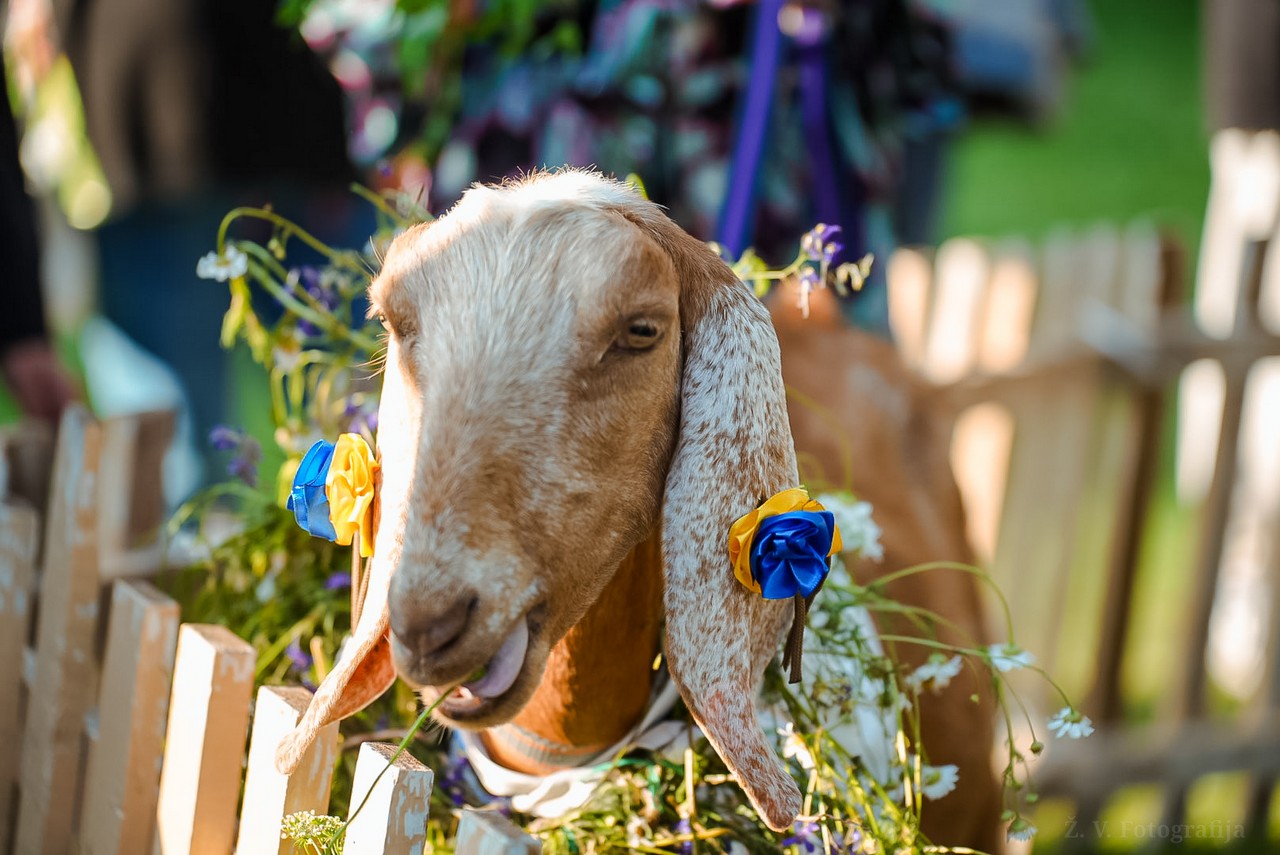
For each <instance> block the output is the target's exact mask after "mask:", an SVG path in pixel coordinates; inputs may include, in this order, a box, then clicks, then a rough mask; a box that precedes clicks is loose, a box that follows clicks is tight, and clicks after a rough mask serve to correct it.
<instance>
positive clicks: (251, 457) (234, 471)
mask: <svg viewBox="0 0 1280 855" xmlns="http://www.w3.org/2000/svg"><path fill="white" fill-rule="evenodd" d="M261 460H262V446H261V445H259V444H258V441H257V440H256V439H254V438H253V437H251V436H245V437H243V438H241V440H240V447H239V448H237V449H236V454H235V456H234V457H232V458H231V462H230V463H228V464H227V472H229V473H230V474H231V475H232V476H234V477H236V478H239V479H240V480H241V481H243V482H245V483H246V484H248V485H249V486H250V487H256V486H258V463H259V462H261Z"/></svg>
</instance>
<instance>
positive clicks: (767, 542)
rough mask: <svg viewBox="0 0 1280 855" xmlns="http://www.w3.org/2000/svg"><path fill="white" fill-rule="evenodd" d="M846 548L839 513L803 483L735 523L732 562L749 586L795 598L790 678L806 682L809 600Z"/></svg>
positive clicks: (774, 596)
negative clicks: (833, 560)
mask: <svg viewBox="0 0 1280 855" xmlns="http://www.w3.org/2000/svg"><path fill="white" fill-rule="evenodd" d="M843 548H844V544H843V542H842V541H841V539H840V529H839V527H838V526H837V525H836V520H835V516H834V515H833V514H832V513H831V512H830V511H828V510H827V509H826V508H824V507H823V506H822V504H821V503H820V502H818V501H816V500H814V499H811V498H809V494H808V492H806V491H805V490H804V488H802V487H793V488H791V489H789V490H783V491H782V492H781V493H777V494H775V495H774V496H772V497H771V498H769V499H766V500H765V501H764V502H762V503H761V505H760V507H758V508H756V509H755V510H754V511H752V512H751V513H749V514H745V515H743V516H741V517H739V518H738V519H737V520H736V521H735V522H734V523H733V525H731V526H730V527H729V563H730V564H731V565H732V566H733V575H734V577H735V578H737V580H738V581H739V582H741V583H742V584H743V585H744V586H745V587H746V588H748V589H749V590H751V591H754V592H755V593H757V594H760V595H761V596H762V597H764V598H765V599H766V600H793V601H794V602H795V618H794V620H793V621H792V624H791V632H790V634H789V635H788V637H787V646H786V649H785V650H784V651H783V654H782V665H783V667H784V668H789V669H790V671H791V676H790V681H791V682H792V683H798V682H800V677H801V666H800V661H801V647H802V645H803V641H804V622H805V618H806V616H807V615H808V611H809V603H810V601H811V600H812V598H813V596H814V595H815V594H817V593H818V590H819V589H820V588H821V587H822V583H823V582H825V581H826V580H827V574H828V573H830V572H831V558H832V556H834V555H835V554H836V553H838V552H840V551H841V550H842V549H843Z"/></svg>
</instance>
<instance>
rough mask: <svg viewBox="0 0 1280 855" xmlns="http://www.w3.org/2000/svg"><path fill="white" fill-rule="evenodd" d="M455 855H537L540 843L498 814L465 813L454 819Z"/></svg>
mask: <svg viewBox="0 0 1280 855" xmlns="http://www.w3.org/2000/svg"><path fill="white" fill-rule="evenodd" d="M454 851H455V852H456V853H457V855H537V853H539V852H541V851H542V841H540V840H538V838H536V837H534V836H532V835H529V834H525V833H524V832H523V831H521V830H520V829H519V828H517V827H516V826H515V824H514V823H513V822H512V821H511V820H509V819H507V818H506V817H505V816H503V815H502V814H500V813H496V812H494V811H491V810H471V809H465V810H463V811H462V815H461V816H460V817H458V842H457V848H456V849H455V850H454Z"/></svg>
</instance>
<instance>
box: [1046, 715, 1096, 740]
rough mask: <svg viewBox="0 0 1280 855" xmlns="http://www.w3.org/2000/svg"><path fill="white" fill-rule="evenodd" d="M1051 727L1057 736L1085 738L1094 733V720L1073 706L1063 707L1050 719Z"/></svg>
mask: <svg viewBox="0 0 1280 855" xmlns="http://www.w3.org/2000/svg"><path fill="white" fill-rule="evenodd" d="M1049 729H1050V730H1052V731H1053V733H1054V735H1055V736H1060V737H1062V736H1065V737H1066V738H1067V739H1084V738H1085V737H1086V736H1088V735H1089V734H1091V733H1093V722H1092V721H1090V720H1089V717H1088V716H1087V715H1085V714H1084V713H1082V712H1080V711H1078V710H1074V709H1072V708H1071V707H1063V708H1062V709H1060V710H1058V712H1057V713H1055V714H1054V716H1053V718H1051V719H1049Z"/></svg>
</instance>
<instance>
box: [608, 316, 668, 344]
mask: <svg viewBox="0 0 1280 855" xmlns="http://www.w3.org/2000/svg"><path fill="white" fill-rule="evenodd" d="M661 337H662V330H660V329H658V325H657V324H655V323H654V322H653V321H644V320H638V321H632V322H631V323H629V324H627V328H626V330H624V331H623V333H622V334H621V335H619V336H618V338H617V339H616V340H615V341H614V343H613V346H614V347H615V348H617V349H618V350H630V351H641V350H648V349H649V348H651V347H653V346H654V345H655V344H657V343H658V339H659V338H661Z"/></svg>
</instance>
